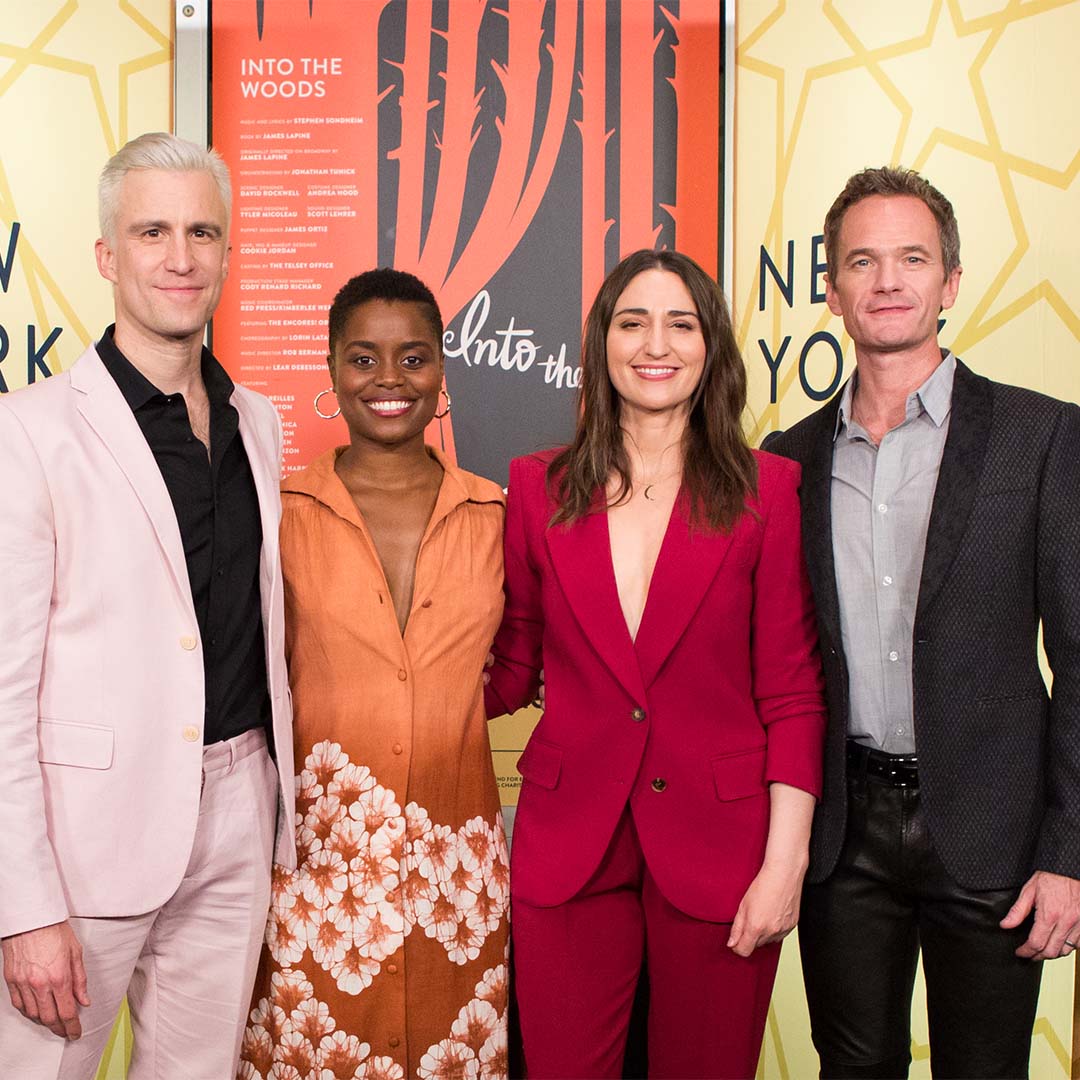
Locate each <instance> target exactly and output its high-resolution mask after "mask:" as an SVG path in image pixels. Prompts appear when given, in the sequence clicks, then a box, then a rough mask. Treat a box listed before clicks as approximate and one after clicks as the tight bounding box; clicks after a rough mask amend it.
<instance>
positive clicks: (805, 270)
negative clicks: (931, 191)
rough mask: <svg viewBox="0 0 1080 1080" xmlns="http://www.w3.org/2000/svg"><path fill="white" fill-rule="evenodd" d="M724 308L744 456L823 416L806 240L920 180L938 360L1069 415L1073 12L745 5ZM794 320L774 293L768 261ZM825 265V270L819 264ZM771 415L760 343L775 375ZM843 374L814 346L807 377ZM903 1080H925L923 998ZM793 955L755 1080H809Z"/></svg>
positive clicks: (1040, 3) (1046, 993)
mask: <svg viewBox="0 0 1080 1080" xmlns="http://www.w3.org/2000/svg"><path fill="white" fill-rule="evenodd" d="M735 17H736V35H735V36H736V93H735V109H736V129H735V169H736V172H735V207H734V211H735V237H734V250H735V267H734V287H733V290H732V303H733V307H734V313H735V320H736V327H737V332H738V336H739V342H740V345H741V346H742V349H743V355H744V356H745V358H746V362H747V366H748V368H749V371H750V385H751V407H752V412H753V417H752V430H753V439H754V442H755V443H756V442H758V441H760V439H761V437H762V436H763V435H764V434H766V433H767V432H769V431H771V430H773V429H774V428H777V427H789V426H790V425H791V424H792V423H794V422H795V421H796V420H798V419H800V418H801V417H803V416H805V415H806V414H807V413H809V412H811V411H813V409H814V408H817V407H818V403H817V402H814V401H812V400H810V399H809V398H808V397H807V396H806V394H805V393H804V392H803V390H802V387H801V384H800V380H799V375H798V367H799V355H800V352H801V351H802V349H803V346H804V344H805V343H806V341H807V339H808V338H809V337H810V336H811V335H812V334H813V333H815V332H817V331H827V332H831V333H832V334H834V335H835V336H836V337H837V338H838V339H839V341H840V345H841V347H842V348H843V352H844V361H845V378H846V377H847V374H848V373H849V372H850V370H851V367H850V366H851V364H852V363H853V361H854V355H853V352H852V349H851V343H850V341H848V340H847V339H846V338H845V337H844V336H843V327H842V325H841V322H840V320H839V319H836V318H834V317H833V316H832V315H831V314H830V313H829V311H828V309H827V308H826V307H825V305H824V304H823V303H811V300H810V292H811V267H810V264H811V255H812V253H813V249H812V246H811V238H812V237H813V236H814V235H815V234H817V233H820V232H821V229H822V223H823V221H824V217H825V211H826V210H827V209H828V207H829V204H830V203H831V202H832V199H833V198H834V197H835V196H836V195H837V194H838V193H839V191H840V189H841V188H842V187H843V185H844V181H845V180H846V179H847V177H848V176H849V175H850V174H851V173H853V172H855V171H857V170H858V169H861V168H863V167H865V166H868V165H882V164H886V163H899V164H903V165H908V166H913V167H915V168H917V169H919V170H920V171H922V172H924V173H925V175H927V176H928V177H929V178H930V180H931V181H932V182H933V183H934V184H935V185H937V186H938V187H939V188H940V189H941V190H942V191H943V192H944V193H945V194H946V195H947V196H948V197H949V198H950V199H951V200H952V202H953V205H954V207H955V209H956V213H957V217H958V219H959V222H960V240H961V257H962V262H963V265H964V274H963V278H962V281H961V286H960V295H959V299H958V300H957V303H956V306H955V307H954V308H953V310H952V311H950V312H948V313H947V316H948V318H947V322H946V325H945V327H944V329H943V331H942V334H941V340H942V342H943V343H944V344H946V345H948V346H949V347H951V348H953V349H954V350H955V351H956V352H957V354H958V355H961V356H962V357H963V358H964V360H965V361H966V362H967V363H969V364H970V365H971V366H972V367H973V368H974V369H975V370H976V371H979V372H981V373H982V374H984V375H987V376H989V377H990V378H993V379H998V380H1001V381H1003V382H1011V383H1018V384H1021V385H1024V386H1029V387H1032V388H1033V389H1036V390H1042V391H1044V392H1046V393H1049V394H1053V395H1054V396H1056V397H1061V398H1067V399H1070V400H1080V259H1078V257H1077V256H1078V248H1080V182H1077V180H1076V177H1077V172H1078V171H1080V110H1078V108H1077V104H1076V103H1077V101H1078V100H1080V69H1078V68H1077V65H1076V51H1077V47H1078V46H1080V3H1077V2H1076V0H1025V2H1021V0H904V2H903V3H888V4H887V3H879V2H869V0H831V2H823V0H786V2H785V0H737V2H736V5H735ZM792 240H793V241H794V263H795V269H794V281H793V293H794V296H793V303H792V304H791V306H788V304H787V302H786V301H785V300H784V298H783V297H782V296H781V291H780V289H779V287H778V286H777V285H776V284H775V282H774V281H773V278H772V277H771V276H770V277H768V278H767V287H766V290H765V308H764V310H763V311H762V310H760V297H759V287H760V281H759V260H760V248H761V247H762V246H764V247H765V248H766V249H767V251H768V253H769V255H770V257H771V258H772V260H773V261H774V263H775V264H776V265H777V267H778V269H779V270H780V272H781V276H782V277H783V278H784V280H785V282H786V281H787V280H788V278H787V275H788V261H787V251H788V241H792ZM820 257H821V261H823V260H824V252H823V251H821V252H820ZM786 337H790V339H791V340H790V343H789V345H788V348H787V352H786V353H785V356H784V359H783V360H782V361H781V362H780V365H779V370H778V379H777V401H776V402H775V403H772V402H771V401H770V396H771V395H770V382H771V380H770V373H769V369H768V366H767V364H766V361H765V359H764V354H763V352H762V347H761V345H760V344H759V341H763V342H765V345H766V347H767V348H768V350H769V353H770V355H771V356H772V357H774V358H775V357H776V356H777V354H778V351H779V349H780V347H781V344H782V342H783V340H784V339H785V338H786ZM834 367H835V362H834V359H833V353H832V350H831V348H830V347H829V346H828V344H818V345H815V346H813V347H812V348H811V349H810V351H809V352H808V354H807V357H806V363H805V374H806V376H807V379H808V381H809V382H810V384H811V386H815V387H818V388H823V387H826V386H827V385H828V384H829V382H830V381H831V377H832V374H833V371H834ZM1073 967H1074V965H1073V963H1072V962H1067V961H1064V960H1059V961H1055V962H1053V963H1050V964H1047V965H1046V967H1045V974H1044V978H1043V992H1042V998H1041V1002H1040V1009H1039V1019H1038V1022H1037V1025H1036V1035H1035V1040H1034V1045H1033V1050H1032V1058H1031V1075H1032V1076H1037V1077H1040V1078H1046V1080H1050V1078H1055V1077H1062V1078H1064V1077H1068V1076H1069V1047H1070V1045H1071V1026H1072V977H1073ZM918 993H919V995H920V998H919V1001H918V1003H917V1004H916V1008H915V1026H914V1029H913V1034H914V1043H915V1045H914V1056H915V1059H916V1061H915V1064H914V1066H913V1068H912V1073H911V1075H912V1077H915V1078H917V1077H927V1076H929V1075H930V1071H929V1062H928V1060H927V1054H928V1047H927V1029H926V1022H925V1015H924V1011H923V1002H922V998H921V984H920V987H919V990H918ZM815 1061H816V1059H815V1057H814V1054H813V1048H812V1047H811V1045H810V1043H809V1028H808V1021H807V1017H806V1005H805V1000H804V998H803V995H802V989H801V983H800V979H799V972H798V951H797V949H796V948H795V945H794V942H792V943H791V944H789V945H788V946H787V947H786V948H785V950H784V957H783V960H782V962H781V974H780V978H779V980H778V984H777V992H776V995H775V997H774V1008H773V1015H772V1016H770V1023H769V1029H768V1034H767V1036H766V1043H765V1051H764V1055H763V1060H762V1065H763V1073H762V1074H763V1075H765V1076H768V1077H789V1076H790V1077H808V1076H813V1075H816V1069H815Z"/></svg>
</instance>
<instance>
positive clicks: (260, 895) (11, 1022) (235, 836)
mask: <svg viewBox="0 0 1080 1080" xmlns="http://www.w3.org/2000/svg"><path fill="white" fill-rule="evenodd" d="M276 811H277V771H276V769H275V768H274V763H273V762H272V761H271V759H270V755H269V754H268V753H267V750H266V738H265V735H264V734H263V732H262V731H261V730H260V731H249V732H246V733H245V734H243V735H238V736H237V737H236V738H235V739H230V740H229V741H228V742H224V743H215V744H214V745H212V746H208V747H207V748H206V749H205V750H204V751H203V792H202V801H201V804H200V809H199V823H198V827H197V829H196V832H195V843H194V845H193V847H192V851H191V858H190V860H189V862H188V867H187V871H186V873H185V875H184V878H183V880H182V881H181V883H180V886H179V888H178V889H177V890H176V892H175V893H174V894H173V895H172V896H171V897H170V898H169V900H168V901H167V902H166V903H165V904H164V905H163V906H162V907H160V908H158V909H157V910H155V911H148V912H146V914H144V915H135V916H130V917H127V918H115V919H109V918H105V919H82V918H72V919H71V920H70V921H71V925H72V928H73V929H74V931H75V933H76V935H77V936H78V938H79V941H80V942H81V943H82V946H83V963H84V964H85V966H86V977H87V988H88V992H89V995H90V1002H91V1004H90V1006H89V1007H88V1008H85V1009H81V1010H80V1019H81V1021H82V1029H83V1035H82V1038H81V1039H79V1040H77V1041H75V1042H67V1041H65V1040H63V1039H60V1038H58V1037H57V1036H56V1035H54V1034H52V1032H51V1031H49V1030H48V1029H47V1028H44V1027H41V1026H40V1025H39V1024H35V1023H32V1022H31V1021H29V1020H27V1019H26V1018H25V1017H24V1016H22V1014H21V1013H19V1012H17V1011H16V1010H15V1009H14V1008H13V1007H12V1005H11V1002H10V1000H9V999H8V996H7V994H6V993H5V994H3V995H2V998H3V1000H2V1002H0V1077H5V1078H7V1077H11V1078H13V1080H14V1078H16V1077H17V1078H18V1080H93V1077H94V1076H95V1075H96V1073H97V1068H98V1063H99V1061H100V1060H101V1055H102V1053H103V1051H104V1049H105V1044H106V1042H107V1041H108V1038H109V1034H110V1032H111V1031H112V1027H113V1024H114V1022H115V1020H116V1015H117V1012H118V1011H119V1009H120V1004H121V1002H122V1001H123V998H124V995H125V994H126V995H127V998H128V1004H129V1006H130V1009H131V1021H132V1027H133V1029H134V1037H135V1045H134V1052H133V1054H132V1058H131V1068H130V1070H129V1072H128V1077H129V1080H232V1077H234V1076H235V1075H236V1062H237V1058H238V1057H239V1054H240V1041H241V1038H242V1037H243V1033H244V1025H245V1022H246V1019H247V1012H248V1005H249V998H250V996H251V986H252V983H253V982H254V979H255V968H256V965H257V963H258V959H259V949H260V946H261V944H262V939H263V932H264V930H265V927H266V915H267V911H268V909H269V905H270V863H271V859H272V855H273V842H274V819H275V814H276ZM168 812H169V810H168V807H162V808H161V813H162V814H167V813H168ZM116 857H117V860H122V859H123V858H124V849H123V843H122V841H121V842H120V844H118V846H117V852H116ZM101 872H102V873H103V874H108V873H109V872H110V868H109V867H107V866H103V867H102V868H101Z"/></svg>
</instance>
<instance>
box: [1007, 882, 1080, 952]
mask: <svg viewBox="0 0 1080 1080" xmlns="http://www.w3.org/2000/svg"><path fill="white" fill-rule="evenodd" d="M1032 908H1034V909H1035V924H1034V926H1032V928H1031V933H1030V934H1028V938H1027V941H1025V942H1024V944H1023V945H1021V946H1020V948H1019V949H1017V950H1016V955H1017V956H1022V957H1024V958H1025V959H1028V960H1055V959H1057V957H1059V956H1068V955H1070V954H1071V953H1072V951H1073V950H1074V949H1075V948H1076V946H1077V944H1080V938H1078V937H1077V934H1080V881H1078V880H1077V879H1076V878H1071V877H1064V876H1063V875H1061V874H1051V873H1049V872H1048V871H1046V870H1036V871H1035V873H1034V874H1032V875H1031V877H1030V878H1028V881H1027V884H1026V885H1025V886H1024V887H1023V888H1022V889H1021V890H1020V895H1019V896H1018V897H1017V898H1016V903H1015V904H1013V906H1012V907H1011V908H1009V913H1008V915H1006V916H1005V918H1004V919H1002V920H1001V927H1002V929H1003V930H1011V929H1013V927H1016V926H1019V925H1020V924H1021V923H1022V922H1023V921H1024V920H1025V919H1026V918H1027V917H1028V915H1030V914H1031V911H1032Z"/></svg>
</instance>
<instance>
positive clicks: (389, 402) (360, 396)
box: [329, 300, 443, 446]
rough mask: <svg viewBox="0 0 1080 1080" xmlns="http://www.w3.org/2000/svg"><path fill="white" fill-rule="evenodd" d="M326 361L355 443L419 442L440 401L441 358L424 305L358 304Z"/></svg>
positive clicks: (384, 301) (371, 301) (377, 302)
mask: <svg viewBox="0 0 1080 1080" xmlns="http://www.w3.org/2000/svg"><path fill="white" fill-rule="evenodd" d="M329 363H330V374H331V377H332V378H333V382H334V392H335V393H336V394H337V399H338V404H339V405H340V406H341V415H342V416H343V417H344V418H345V422H346V423H347V424H348V425H349V434H350V436H351V438H352V441H353V443H354V444H355V443H357V442H372V443H377V444H379V445H382V446H396V445H400V444H402V443H407V442H410V441H412V440H414V439H420V440H423V437H424V429H425V428H426V427H427V425H428V424H429V423H430V422H431V418H432V417H433V416H434V415H435V411H436V408H437V406H438V403H439V391H440V390H441V389H442V374H443V359H442V350H441V348H440V345H439V340H438V338H437V337H436V335H435V331H434V329H433V327H432V325H431V320H430V319H429V317H428V315H427V312H426V311H425V309H424V306H423V305H422V304H419V303H414V302H412V301H408V300H394V301H387V300H368V301H365V302H364V303H362V304H359V305H358V306H357V307H355V308H353V310H352V311H351V312H349V314H348V317H347V318H346V320H345V325H344V329H343V331H342V333H341V334H340V336H339V337H338V338H337V341H336V342H335V344H334V351H333V354H332V355H331V356H330V357H329Z"/></svg>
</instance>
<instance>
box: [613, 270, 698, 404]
mask: <svg viewBox="0 0 1080 1080" xmlns="http://www.w3.org/2000/svg"><path fill="white" fill-rule="evenodd" d="M606 344H607V370H608V377H609V378H610V379H611V384H612V386H614V387H615V391H616V393H618V395H619V398H620V399H621V400H620V406H621V409H622V411H623V413H625V412H626V411H627V410H628V409H629V410H637V411H641V412H644V413H660V412H668V411H683V410H685V409H686V408H687V406H688V404H689V401H690V398H691V397H692V396H693V393H694V391H695V390H696V389H697V385H698V383H699V382H700V381H701V375H702V372H703V371H704V370H705V354H706V351H707V350H706V346H705V338H704V336H703V334H702V330H701V320H700V318H699V317H698V310H697V306H696V305H695V304H694V301H693V299H692V297H691V296H690V291H689V290H688V289H687V287H686V285H685V283H684V282H683V280H682V278H681V277H679V275H678V274H675V273H673V272H672V271H670V270H662V269H660V268H658V267H656V268H653V269H650V270H643V271H642V272H641V273H640V274H637V275H636V276H635V277H633V278H631V279H630V283H629V284H628V285H627V286H626V288H625V289H624V290H623V291H622V293H621V294H620V295H619V298H618V300H616V301H615V310H614V313H613V315H612V317H611V324H610V325H609V326H608V332H607V342H606Z"/></svg>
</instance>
